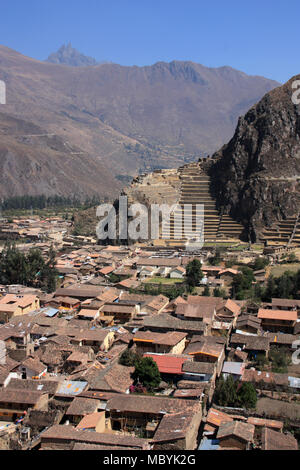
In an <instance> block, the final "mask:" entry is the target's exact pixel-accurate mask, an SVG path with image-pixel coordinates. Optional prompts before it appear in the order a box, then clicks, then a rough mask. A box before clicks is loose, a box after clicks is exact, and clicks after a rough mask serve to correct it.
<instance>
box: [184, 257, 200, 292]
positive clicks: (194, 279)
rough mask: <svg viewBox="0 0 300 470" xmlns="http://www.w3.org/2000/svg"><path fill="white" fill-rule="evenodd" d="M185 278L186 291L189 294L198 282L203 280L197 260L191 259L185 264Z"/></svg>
mask: <svg viewBox="0 0 300 470" xmlns="http://www.w3.org/2000/svg"><path fill="white" fill-rule="evenodd" d="M185 276H186V283H187V286H188V290H189V291H190V292H191V291H192V290H193V289H194V287H196V286H198V285H199V282H200V281H201V279H202V278H203V272H202V271H201V263H200V261H199V260H198V259H193V260H192V261H190V262H189V263H188V264H187V266H186V274H185Z"/></svg>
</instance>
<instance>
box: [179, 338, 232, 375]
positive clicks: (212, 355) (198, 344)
mask: <svg viewBox="0 0 300 470" xmlns="http://www.w3.org/2000/svg"><path fill="white" fill-rule="evenodd" d="M209 338H211V337H208V336H206V337H201V336H194V337H193V338H192V340H191V341H190V343H189V345H188V347H187V348H186V349H185V351H184V353H185V354H188V355H191V356H193V358H194V361H197V362H198V361H199V362H209V363H214V364H215V365H216V369H217V375H218V376H219V375H220V373H221V370H222V366H223V362H224V358H225V349H224V342H223V341H222V338H220V339H219V338H216V341H212V340H211V339H209ZM218 341H220V342H218Z"/></svg>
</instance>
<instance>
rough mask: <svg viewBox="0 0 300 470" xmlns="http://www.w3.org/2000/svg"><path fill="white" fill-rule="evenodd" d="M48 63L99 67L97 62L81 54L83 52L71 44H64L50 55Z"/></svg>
mask: <svg viewBox="0 0 300 470" xmlns="http://www.w3.org/2000/svg"><path fill="white" fill-rule="evenodd" d="M46 62H50V63H52V64H63V65H69V66H71V67H86V66H90V65H97V61H96V60H95V59H93V57H88V56H86V55H84V54H81V52H79V51H78V50H77V49H74V48H73V47H72V44H71V42H69V43H67V44H63V45H62V46H61V47H60V48H59V49H58V51H57V52H53V53H52V54H50V55H49V57H48V59H46Z"/></svg>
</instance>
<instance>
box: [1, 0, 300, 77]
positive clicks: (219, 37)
mask: <svg viewBox="0 0 300 470" xmlns="http://www.w3.org/2000/svg"><path fill="white" fill-rule="evenodd" d="M1 3H2V5H1V9H0V43H1V44H3V45H5V46H8V47H11V48H12V49H15V50H17V51H19V52H21V53H22V54H25V55H28V56H30V57H34V58H36V59H40V60H43V59H45V58H47V57H48V55H49V54H50V53H51V52H54V51H56V50H57V49H58V48H59V47H60V46H61V45H62V44H63V43H67V42H69V41H70V42H71V43H72V45H73V47H76V48H77V49H78V50H80V51H81V52H83V53H84V54H86V55H89V56H92V57H95V58H96V59H97V60H99V61H101V60H108V61H111V62H116V63H119V64H122V65H150V64H153V63H155V62H158V61H167V62H170V61H172V60H191V61H193V62H198V63H201V64H203V65H206V66H209V67H219V66H223V65H230V66H231V67H234V68H237V69H239V70H242V71H244V72H246V73H248V74H251V75H263V76H265V77H268V78H273V79H274V80H278V81H280V82H285V81H287V80H288V79H289V78H290V77H292V76H293V75H296V74H298V73H300V64H299V59H300V54H299V30H300V2H299V0H285V1H281V0H260V1H257V0H251V1H250V2H247V3H245V2H242V1H241V0H239V1H237V0H227V1H225V0H223V1H220V0H215V1H209V0H206V1H202V0H107V1H104V0H85V1H82V0H60V1H58V0H26V1H25V0H10V1H9V2H5V5H3V2H1Z"/></svg>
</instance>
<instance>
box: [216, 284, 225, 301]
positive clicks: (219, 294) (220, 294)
mask: <svg viewBox="0 0 300 470" xmlns="http://www.w3.org/2000/svg"><path fill="white" fill-rule="evenodd" d="M214 297H223V299H224V297H226V291H225V290H224V289H220V288H219V287H215V288H214Z"/></svg>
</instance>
